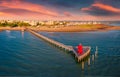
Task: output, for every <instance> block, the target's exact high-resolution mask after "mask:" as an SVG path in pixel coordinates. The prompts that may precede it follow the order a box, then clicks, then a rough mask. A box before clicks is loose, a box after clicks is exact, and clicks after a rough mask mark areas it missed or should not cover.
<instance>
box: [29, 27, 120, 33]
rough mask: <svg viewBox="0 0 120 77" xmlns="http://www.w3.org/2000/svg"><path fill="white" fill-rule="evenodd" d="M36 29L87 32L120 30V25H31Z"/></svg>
mask: <svg viewBox="0 0 120 77" xmlns="http://www.w3.org/2000/svg"><path fill="white" fill-rule="evenodd" d="M29 28H30V29H33V30H35V31H47V32H85V31H109V30H120V26H107V25H93V26H85V25H82V26H64V27H47V26H43V27H29Z"/></svg>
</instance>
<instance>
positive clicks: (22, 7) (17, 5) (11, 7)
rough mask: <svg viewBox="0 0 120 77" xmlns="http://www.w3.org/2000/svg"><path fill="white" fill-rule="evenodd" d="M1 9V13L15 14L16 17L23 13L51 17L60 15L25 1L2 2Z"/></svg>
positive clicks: (0, 3)
mask: <svg viewBox="0 0 120 77" xmlns="http://www.w3.org/2000/svg"><path fill="white" fill-rule="evenodd" d="M0 7H1V8H0V11H1V12H7V13H12V14H13V13H14V14H15V15H16V14H18V15H20V14H21V15H22V13H25V14H26V15H27V13H31V14H36V13H37V14H43V15H49V16H57V15H59V14H58V13H57V12H56V11H55V10H51V9H49V8H47V7H45V6H42V5H38V4H33V3H30V2H26V1H24V0H2V1H0ZM3 7H4V8H3ZM13 11H14V12H13Z"/></svg>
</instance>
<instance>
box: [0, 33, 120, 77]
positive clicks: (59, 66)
mask: <svg viewBox="0 0 120 77" xmlns="http://www.w3.org/2000/svg"><path fill="white" fill-rule="evenodd" d="M40 33H41V32H40ZM41 34H43V35H45V36H47V37H49V38H52V39H54V40H56V41H59V42H62V43H64V44H66V45H72V46H76V45H78V44H79V43H82V44H83V45H89V46H91V47H92V50H91V55H92V54H94V53H95V46H98V57H97V58H95V61H91V65H90V66H88V65H87V62H85V69H84V70H82V69H81V64H80V63H77V62H76V61H75V60H74V58H73V57H72V55H70V54H69V53H66V52H64V51H62V50H60V49H58V48H55V47H54V46H52V45H50V44H48V43H46V42H45V41H43V40H41V39H39V38H37V37H35V36H34V35H32V34H30V33H29V32H24V33H22V32H20V31H10V32H9V31H3V32H0V76H37V77H38V76H39V77H40V76H42V77H80V76H120V73H119V72H120V69H118V68H120V40H119V39H120V31H109V32H83V33H79V32H78V33H59V32H56V33H54V32H46V33H45V32H42V33H41Z"/></svg>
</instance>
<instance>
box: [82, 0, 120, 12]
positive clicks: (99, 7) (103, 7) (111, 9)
mask: <svg viewBox="0 0 120 77" xmlns="http://www.w3.org/2000/svg"><path fill="white" fill-rule="evenodd" d="M94 10H101V11H106V12H112V13H118V14H120V9H119V8H115V7H113V6H110V5H105V4H102V3H98V2H97V3H94V4H92V5H91V6H89V7H86V8H82V9H81V11H91V12H92V11H94Z"/></svg>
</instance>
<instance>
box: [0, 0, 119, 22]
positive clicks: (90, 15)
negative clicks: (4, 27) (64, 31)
mask: <svg viewBox="0 0 120 77" xmlns="http://www.w3.org/2000/svg"><path fill="white" fill-rule="evenodd" d="M0 4H1V5H0V19H3V18H6V19H16V18H18V19H33V20H36V19H37V20H38V19H39V20H120V0H0Z"/></svg>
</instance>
